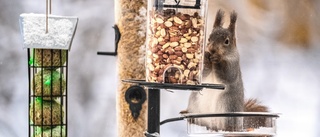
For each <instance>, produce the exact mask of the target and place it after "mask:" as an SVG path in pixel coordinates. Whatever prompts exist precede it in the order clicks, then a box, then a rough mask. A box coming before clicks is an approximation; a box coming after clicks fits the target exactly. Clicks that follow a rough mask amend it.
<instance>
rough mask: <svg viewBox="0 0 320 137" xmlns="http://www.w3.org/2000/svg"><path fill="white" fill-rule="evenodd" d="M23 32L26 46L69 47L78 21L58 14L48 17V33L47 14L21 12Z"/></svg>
mask: <svg viewBox="0 0 320 137" xmlns="http://www.w3.org/2000/svg"><path fill="white" fill-rule="evenodd" d="M20 17H21V18H22V19H21V25H22V31H23V32H22V34H23V36H24V37H23V40H24V47H25V48H59V49H69V46H70V43H71V40H72V38H73V34H74V29H75V25H76V23H73V21H72V20H74V19H76V18H74V17H73V18H67V17H62V16H56V15H49V17H48V33H46V15H44V14H32V13H31V14H21V15H20Z"/></svg>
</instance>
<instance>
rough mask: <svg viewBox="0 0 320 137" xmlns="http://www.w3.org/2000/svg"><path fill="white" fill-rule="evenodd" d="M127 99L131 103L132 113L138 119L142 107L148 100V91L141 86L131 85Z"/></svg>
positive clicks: (126, 94)
mask: <svg viewBox="0 0 320 137" xmlns="http://www.w3.org/2000/svg"><path fill="white" fill-rule="evenodd" d="M125 99H126V101H127V103H128V104H129V108H130V111H131V115H132V117H133V118H134V119H137V118H138V117H139V115H140V111H141V109H142V104H143V103H144V102H145V101H146V91H145V90H144V88H142V87H140V86H131V87H129V88H128V89H127V91H126V93H125Z"/></svg>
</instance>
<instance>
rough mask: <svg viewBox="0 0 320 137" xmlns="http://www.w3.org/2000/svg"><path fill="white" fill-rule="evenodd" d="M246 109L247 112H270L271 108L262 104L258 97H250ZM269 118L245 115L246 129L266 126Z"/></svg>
mask: <svg viewBox="0 0 320 137" xmlns="http://www.w3.org/2000/svg"><path fill="white" fill-rule="evenodd" d="M244 111H245V112H269V108H268V107H267V106H264V105H261V104H260V102H259V101H258V100H257V99H252V98H250V99H248V100H246V101H245V103H244ZM266 120H267V119H266V118H264V117H245V118H244V120H243V124H244V128H245V129H248V130H250V129H252V128H259V127H265V126H266V124H267V123H266V122H267V121H266ZM259 137H269V136H259Z"/></svg>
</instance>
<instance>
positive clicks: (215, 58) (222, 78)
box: [182, 10, 268, 131]
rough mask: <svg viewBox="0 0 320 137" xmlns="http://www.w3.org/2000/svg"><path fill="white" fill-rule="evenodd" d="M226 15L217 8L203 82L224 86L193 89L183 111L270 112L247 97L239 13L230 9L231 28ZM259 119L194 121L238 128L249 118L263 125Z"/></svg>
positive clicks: (205, 55) (225, 127) (232, 118)
mask: <svg viewBox="0 0 320 137" xmlns="http://www.w3.org/2000/svg"><path fill="white" fill-rule="evenodd" d="M223 18H224V11H222V10H218V12H217V14H216V18H215V22H214V25H213V30H212V32H211V34H210V36H209V40H208V45H207V47H206V50H205V54H204V70H203V82H204V83H215V84H224V85H225V89H224V90H222V91H221V90H215V89H204V90H202V91H200V92H192V93H191V95H190V98H189V104H188V107H187V110H186V111H184V112H182V113H225V112H267V111H268V108H267V107H265V106H262V105H259V103H258V102H257V100H254V99H250V100H248V101H245V100H244V88H243V82H242V77H241V70H240V63H239V52H238V50H237V40H236V33H235V29H236V21H237V13H236V12H235V11H233V12H231V14H230V24H229V26H228V28H223ZM259 120H261V119H246V118H245V119H244V120H242V119H240V118H236V117H230V118H224V117H216V118H199V119H198V120H197V121H193V123H195V124H198V125H201V126H206V127H207V128H208V129H211V130H227V131H236V130H238V129H240V128H242V125H245V123H246V122H247V121H251V122H252V121H256V122H257V123H260V124H263V122H261V121H259ZM262 120H263V119H262Z"/></svg>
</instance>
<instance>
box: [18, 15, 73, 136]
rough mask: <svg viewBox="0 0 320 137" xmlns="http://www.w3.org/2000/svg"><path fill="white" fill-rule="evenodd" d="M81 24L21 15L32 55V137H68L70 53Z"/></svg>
mask: <svg viewBox="0 0 320 137" xmlns="http://www.w3.org/2000/svg"><path fill="white" fill-rule="evenodd" d="M77 23H78V18H77V17H67V16H55V15H48V14H25V13H24V14H21V15H20V28H21V34H22V36H23V48H24V49H27V54H28V82H29V137H66V136H67V135H68V134H67V131H68V126H67V125H68V124H67V123H68V117H67V115H68V109H67V107H68V98H67V95H68V52H69V50H70V48H71V44H72V40H73V37H74V34H75V30H76V28H77Z"/></svg>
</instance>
